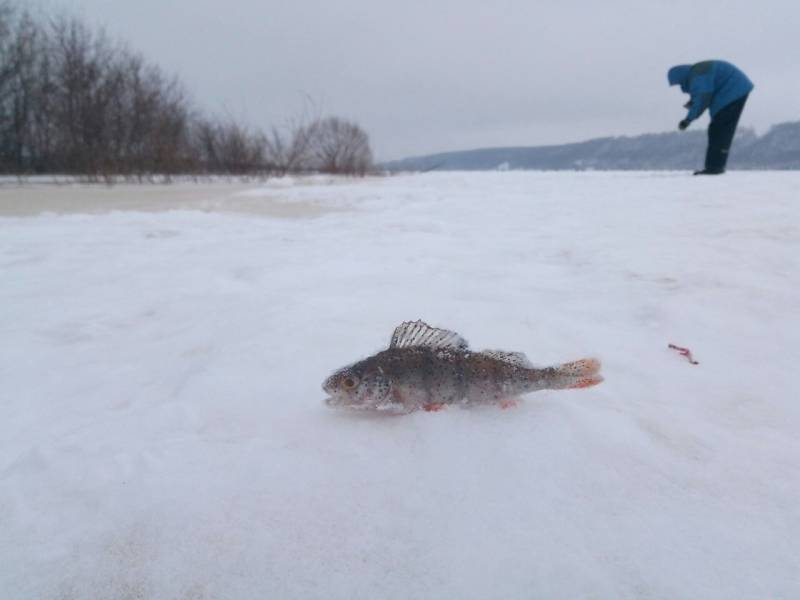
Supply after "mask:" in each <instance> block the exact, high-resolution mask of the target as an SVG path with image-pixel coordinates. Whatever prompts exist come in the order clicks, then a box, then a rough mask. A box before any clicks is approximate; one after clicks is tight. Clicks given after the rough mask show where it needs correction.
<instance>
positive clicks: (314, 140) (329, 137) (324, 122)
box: [306, 117, 372, 176]
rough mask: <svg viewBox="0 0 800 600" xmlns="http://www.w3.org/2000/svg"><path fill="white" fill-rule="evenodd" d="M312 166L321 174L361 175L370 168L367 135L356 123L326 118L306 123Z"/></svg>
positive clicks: (369, 149)
mask: <svg viewBox="0 0 800 600" xmlns="http://www.w3.org/2000/svg"><path fill="white" fill-rule="evenodd" d="M306 135H307V136H308V139H309V146H310V150H309V153H310V157H311V166H312V168H313V169H314V170H318V171H321V172H322V173H332V174H343V175H360V176H363V175H364V174H365V173H366V172H367V171H368V170H369V169H370V168H371V167H372V149H371V148H370V143H369V136H368V135H367V133H366V132H365V131H364V130H363V129H362V128H361V127H360V126H359V125H358V124H356V123H353V122H352V121H347V120H344V119H340V118H338V117H327V118H325V119H320V120H317V121H315V122H314V123H312V124H311V125H309V126H308V128H307V132H306Z"/></svg>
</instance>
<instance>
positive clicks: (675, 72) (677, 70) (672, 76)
mask: <svg viewBox="0 0 800 600" xmlns="http://www.w3.org/2000/svg"><path fill="white" fill-rule="evenodd" d="M691 68H692V65H676V66H674V67H672V68H671V69H670V70H669V71H667V81H669V84H670V85H680V86H681V89H682V88H683V87H684V86H685V85H686V80H687V79H688V78H689V71H690V70H691Z"/></svg>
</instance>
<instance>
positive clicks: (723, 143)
mask: <svg viewBox="0 0 800 600" xmlns="http://www.w3.org/2000/svg"><path fill="white" fill-rule="evenodd" d="M745 102H747V96H745V97H743V98H739V99H738V100H734V101H733V102H731V103H730V104H728V105H727V106H725V107H723V108H722V109H721V110H720V111H719V112H718V113H717V114H716V115H714V118H713V119H711V123H710V124H709V126H708V150H706V171H724V170H725V163H727V162H728V154H729V153H730V151H731V144H732V143H733V135H734V134H735V133H736V126H737V125H738V124H739V117H740V116H742V110H744V103H745Z"/></svg>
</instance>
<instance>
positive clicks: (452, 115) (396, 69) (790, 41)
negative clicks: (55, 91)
mask: <svg viewBox="0 0 800 600" xmlns="http://www.w3.org/2000/svg"><path fill="white" fill-rule="evenodd" d="M48 4H49V5H51V6H52V5H55V4H54V2H49V3H48ZM57 6H59V7H63V8H66V9H67V10H68V11H69V12H72V13H75V14H77V15H78V16H80V17H82V18H84V19H86V20H87V21H89V22H90V23H92V24H95V25H103V26H104V27H105V28H106V30H107V31H108V32H109V33H110V34H112V35H113V36H115V37H118V38H121V39H124V40H126V41H127V42H128V43H129V44H130V46H131V47H133V48H136V49H137V50H139V51H141V52H142V53H144V55H145V56H146V57H148V58H149V59H150V60H152V61H154V62H156V63H158V64H159V65H161V66H162V67H163V68H164V69H166V70H167V71H169V72H173V73H176V74H178V75H179V76H180V78H181V79H182V80H183V82H184V83H185V84H186V87H187V88H188V89H189V90H190V92H191V93H192V96H193V97H194V99H195V101H196V102H197V104H198V105H199V106H200V107H202V108H203V109H205V110H208V111H209V112H214V113H219V114H225V115H229V116H233V117H237V118H240V119H242V120H245V121H246V122H248V123H252V124H253V125H256V126H260V127H270V126H273V125H274V126H279V127H281V126H285V125H286V124H287V123H289V122H290V121H291V119H293V118H296V117H298V116H299V115H301V114H302V113H303V112H304V110H308V108H309V107H311V108H312V110H313V111H314V112H319V113H322V114H336V115H340V116H343V117H347V118H350V119H353V120H355V121H357V122H359V123H360V124H361V125H362V126H363V127H364V128H365V129H366V130H367V132H368V133H369V134H370V137H371V140H372V146H373V149H374V151H375V154H376V157H377V158H378V159H379V160H389V159H395V158H401V157H405V156H411V155H419V154H428V153H433V152H440V151H449V150H464V149H470V148H479V147H490V146H528V145H540V144H555V143H564V142H572V141H580V140H584V139H587V138H591V137H599V136H606V135H633V134H638V133H646V132H654V131H668V130H671V129H674V128H676V126H677V123H678V121H680V120H681V118H682V117H683V116H684V110H683V109H682V108H681V105H682V104H683V103H684V102H685V100H686V98H685V97H683V95H682V94H681V92H680V91H679V90H678V89H677V88H670V87H668V85H667V83H666V71H667V69H668V68H669V67H670V66H672V65H674V64H681V63H692V62H698V61H700V60H705V59H709V58H724V59H726V60H729V61H731V62H733V63H735V64H736V65H738V66H739V67H741V68H742V69H743V70H744V71H745V72H746V73H747V74H748V75H749V76H750V78H751V79H752V80H753V81H754V83H755V84H756V90H755V92H754V93H753V94H752V95H751V98H750V100H749V102H748V106H747V107H746V109H745V112H744V115H743V117H742V121H741V122H742V125H744V126H749V127H754V128H755V129H756V131H757V132H758V133H763V132H764V131H766V130H767V129H768V128H769V126H770V125H772V124H775V123H778V122H782V121H787V120H797V119H800V102H798V99H800V71H799V70H798V66H797V65H798V59H800V41H799V40H798V37H797V31H798V30H800V2H797V1H796V0H764V2H760V3H756V2H752V0H703V1H702V2H698V1H697V0H691V1H687V0H638V1H637V0H605V1H604V2H589V1H580V2H579V1H577V0H538V1H534V0H495V1H493V2H488V1H487V0H424V1H423V0H403V1H402V2H398V1H396V0H395V1H393V2H387V1H385V0H280V1H279V0H228V1H227V2H222V1H220V0H136V1H135V2H131V1H130V0H64V1H63V2H62V3H59V4H57ZM704 125H705V120H702V121H700V122H699V123H698V124H695V125H694V127H703V126H704Z"/></svg>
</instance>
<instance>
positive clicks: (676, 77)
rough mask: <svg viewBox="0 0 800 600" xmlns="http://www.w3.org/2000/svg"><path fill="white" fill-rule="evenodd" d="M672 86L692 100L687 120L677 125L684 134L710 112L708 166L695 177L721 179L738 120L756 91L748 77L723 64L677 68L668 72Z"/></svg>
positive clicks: (707, 62)
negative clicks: (718, 177)
mask: <svg viewBox="0 0 800 600" xmlns="http://www.w3.org/2000/svg"><path fill="white" fill-rule="evenodd" d="M667 79H668V81H669V84H670V85H680V86H681V90H683V92H684V93H686V94H690V95H691V99H690V100H689V102H687V103H686V104H685V105H684V106H685V107H686V108H688V109H689V113H688V114H687V115H686V118H685V119H683V120H682V121H681V122H680V123H679V124H678V129H680V130H681V131H683V130H684V129H686V128H687V127H688V126H689V124H690V123H691V122H692V121H694V120H695V119H697V118H698V117H699V116H700V115H702V114H703V111H705V110H706V109H708V112H709V114H710V115H711V123H709V125H708V149H707V150H706V166H705V169H703V170H702V171H695V172H694V174H695V175H720V174H722V173H724V172H725V164H726V163H727V162H728V154H729V153H730V149H731V143H732V142H733V136H734V134H735V133H736V126H737V125H738V124H739V117H740V116H741V114H742V110H743V109H744V104H745V102H747V96H748V95H749V94H750V92H751V91H752V90H753V83H752V82H751V81H750V79H748V77H747V75H745V74H744V73H742V71H740V70H739V69H737V68H736V67H735V66H734V65H732V64H731V63H729V62H725V61H724V60H705V61H703V62H699V63H696V64H693V65H676V66H674V67H672V68H671V69H670V70H669V71H668V72H667Z"/></svg>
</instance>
